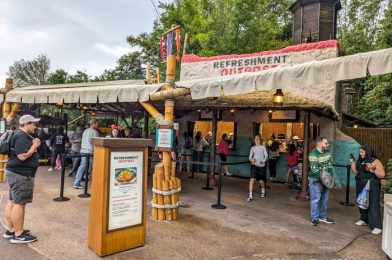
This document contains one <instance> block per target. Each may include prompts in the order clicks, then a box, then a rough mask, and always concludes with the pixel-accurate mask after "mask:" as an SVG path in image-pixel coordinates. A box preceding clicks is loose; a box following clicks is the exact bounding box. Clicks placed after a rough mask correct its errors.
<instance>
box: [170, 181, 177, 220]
mask: <svg viewBox="0 0 392 260" xmlns="http://www.w3.org/2000/svg"><path fill="white" fill-rule="evenodd" d="M176 184H177V181H176V178H175V177H171V179H170V181H169V190H175V189H176V186H177V185H176ZM176 198H177V196H176V194H172V195H171V196H170V200H171V204H172V205H176V203H177V201H176ZM172 219H173V220H175V219H177V209H176V208H174V209H172Z"/></svg>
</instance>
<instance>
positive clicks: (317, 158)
mask: <svg viewBox="0 0 392 260" xmlns="http://www.w3.org/2000/svg"><path fill="white" fill-rule="evenodd" d="M39 120H40V119H39V118H34V117H33V116H31V115H24V116H22V117H20V119H19V128H18V129H17V130H15V131H14V132H13V134H12V137H11V140H10V146H9V147H10V153H9V159H8V163H7V166H6V169H5V174H6V176H7V182H8V185H9V202H8V204H7V206H6V210H5V217H6V220H7V230H6V231H5V233H4V234H3V237H4V238H6V239H10V242H11V243H30V242H34V241H36V240H37V237H36V236H34V235H32V234H31V232H30V231H29V230H25V229H24V216H25V205H26V204H28V203H31V202H32V200H33V191H34V177H35V174H36V172H37V169H38V166H39V163H38V161H39V151H40V149H39V148H40V147H41V146H42V141H41V139H40V136H41V137H42V133H41V134H40V135H39V136H38V138H35V137H33V135H34V133H35V130H36V129H37V125H38V122H39ZM97 129H98V121H96V120H94V119H93V120H91V121H90V123H89V125H88V127H87V128H86V129H85V130H84V131H83V129H82V128H81V127H78V128H77V129H76V130H75V131H74V132H73V134H72V136H71V137H70V138H68V136H67V135H65V134H64V129H63V128H59V129H58V131H57V133H56V134H54V135H53V136H52V137H51V138H50V139H49V142H48V143H49V145H50V147H51V150H52V156H51V167H50V168H49V171H50V172H53V171H54V170H55V168H56V159H57V158H58V156H60V158H61V156H62V155H63V154H64V152H65V149H66V148H68V147H69V146H70V148H71V154H72V155H75V156H76V157H74V158H73V159H74V160H73V165H72V174H71V176H72V175H75V180H74V183H73V187H74V188H75V189H80V188H83V186H82V185H81V184H80V182H81V180H82V177H83V174H84V172H85V171H86V169H87V165H89V167H91V165H92V158H93V154H94V150H93V149H94V147H93V145H92V143H91V139H92V138H94V137H98V136H100V134H99V132H98V130H97ZM120 136H121V131H120V129H119V127H117V126H112V131H111V134H110V136H108V137H110V138H120ZM124 136H130V131H129V132H128V131H124ZM183 137H184V138H183V143H182V144H179V143H178V140H177V145H176V147H180V148H181V149H180V151H177V152H179V153H180V155H181V157H182V158H184V157H185V158H187V157H190V156H192V155H193V156H194V158H195V159H196V160H202V159H201V157H202V151H203V148H204V147H205V146H207V145H211V140H212V139H211V136H210V135H207V136H206V137H203V136H202V134H201V132H197V133H196V135H195V136H194V137H192V136H191V135H188V134H187V133H184V134H183ZM229 146H230V142H229V140H228V136H227V134H223V135H222V137H221V139H220V141H219V143H218V153H219V155H220V159H221V161H222V162H226V161H227V156H228V154H229ZM278 147H279V143H278V142H277V141H276V140H275V138H274V136H272V138H271V140H270V141H269V142H267V146H265V145H264V143H263V140H262V138H261V136H260V135H255V136H254V138H253V145H252V147H251V149H250V153H249V161H250V164H251V166H250V182H249V196H248V198H247V201H248V202H251V201H252V200H253V198H254V196H253V186H254V182H255V181H258V182H259V184H260V188H261V192H260V196H261V197H262V198H265V197H266V182H267V178H266V176H267V174H266V172H267V171H266V164H267V162H268V163H269V164H270V165H269V167H270V168H269V169H270V172H271V178H272V180H273V179H274V178H275V176H276V169H274V167H276V160H277V158H279V150H278V149H279V148H278ZM328 148H329V142H328V139H327V138H325V137H317V138H316V141H315V145H314V147H310V148H309V150H310V153H309V158H308V159H309V163H310V170H309V175H308V180H307V182H308V186H309V193H310V220H311V224H312V225H313V226H317V225H319V223H320V222H321V223H326V224H334V223H335V222H334V220H332V219H331V218H329V216H328V201H329V195H330V191H331V190H330V188H327V187H326V186H325V185H324V183H323V180H322V176H321V173H322V172H323V171H326V172H328V173H329V174H333V163H332V156H331V153H330V152H329V149H328ZM77 155H80V157H78V156H77ZM299 157H300V156H299V153H298V151H297V147H296V143H295V142H293V143H292V144H289V152H288V155H287V160H288V164H289V166H290V167H292V166H293V165H294V163H295V161H298V158H299ZM186 160H187V161H188V162H189V160H188V159H186ZM60 161H61V159H60ZM350 161H351V171H352V172H353V173H354V174H355V180H356V188H357V195H358V194H359V193H361V192H362V191H363V189H364V187H365V186H366V185H367V184H369V186H370V190H369V201H368V207H367V208H360V209H359V213H360V217H359V220H358V221H357V222H356V223H355V224H356V225H357V226H368V227H370V228H371V229H372V231H371V232H372V233H373V234H381V233H382V224H381V213H380V190H381V182H380V180H381V179H383V178H384V177H385V170H384V167H383V165H382V163H381V161H380V160H378V159H377V158H376V157H375V155H374V153H372V151H371V149H370V148H369V147H367V146H362V147H361V148H360V149H359V155H358V158H357V159H355V157H354V156H352V157H351V158H350ZM59 167H61V166H58V165H57V168H59ZM194 167H196V170H198V169H199V168H198V166H197V165H196V166H194ZM187 170H188V171H189V170H190V166H189V164H187ZM224 173H225V174H226V175H229V172H228V170H227V168H226V169H224Z"/></svg>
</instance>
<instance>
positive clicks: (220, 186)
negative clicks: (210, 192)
mask: <svg viewBox="0 0 392 260" xmlns="http://www.w3.org/2000/svg"><path fill="white" fill-rule="evenodd" d="M221 169H222V162H220V165H219V171H218V172H219V177H218V202H217V203H216V204H214V205H211V207H212V208H214V209H225V208H226V206H225V205H222V204H221V192H222V173H221Z"/></svg>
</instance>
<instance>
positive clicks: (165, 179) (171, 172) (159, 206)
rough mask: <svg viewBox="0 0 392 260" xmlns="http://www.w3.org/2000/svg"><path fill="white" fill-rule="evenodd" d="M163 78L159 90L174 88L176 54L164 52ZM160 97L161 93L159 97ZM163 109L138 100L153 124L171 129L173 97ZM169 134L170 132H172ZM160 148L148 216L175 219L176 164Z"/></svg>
mask: <svg viewBox="0 0 392 260" xmlns="http://www.w3.org/2000/svg"><path fill="white" fill-rule="evenodd" d="M177 28H178V27H172V29H171V30H169V31H168V32H167V33H173V31H174V30H175V29H177ZM166 65H167V69H166V81H165V83H164V85H163V86H162V91H170V90H173V89H174V83H175V77H176V56H175V55H172V54H171V53H170V55H168V56H167V63H166ZM150 66H151V65H150V64H149V63H148V66H147V70H148V72H146V83H150V68H151V67H150ZM158 77H159V71H156V74H155V75H154V83H158V82H157V81H158V80H157V78H158ZM161 99H162V97H161ZM164 99H165V112H164V115H162V114H160V113H159V111H158V110H157V109H156V108H155V107H154V106H153V105H151V104H150V103H147V102H140V104H141V105H142V106H143V107H144V108H145V109H146V110H147V111H148V112H149V113H150V114H151V116H152V117H154V118H155V120H156V121H157V127H161V128H163V129H170V130H171V133H173V119H174V99H173V96H171V97H164ZM172 138H173V136H172ZM158 149H159V150H160V151H162V162H161V163H158V164H157V165H156V166H155V171H154V174H153V200H152V217H153V218H154V219H157V220H175V219H177V216H178V201H179V191H180V187H181V186H180V185H181V181H180V180H179V179H178V178H176V177H175V173H176V164H175V162H173V161H172V155H171V149H169V148H160V147H158Z"/></svg>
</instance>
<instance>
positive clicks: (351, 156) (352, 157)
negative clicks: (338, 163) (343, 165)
mask: <svg viewBox="0 0 392 260" xmlns="http://www.w3.org/2000/svg"><path fill="white" fill-rule="evenodd" d="M350 158H351V159H353V160H354V161H355V157H354V155H353V154H352V153H350Z"/></svg>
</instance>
